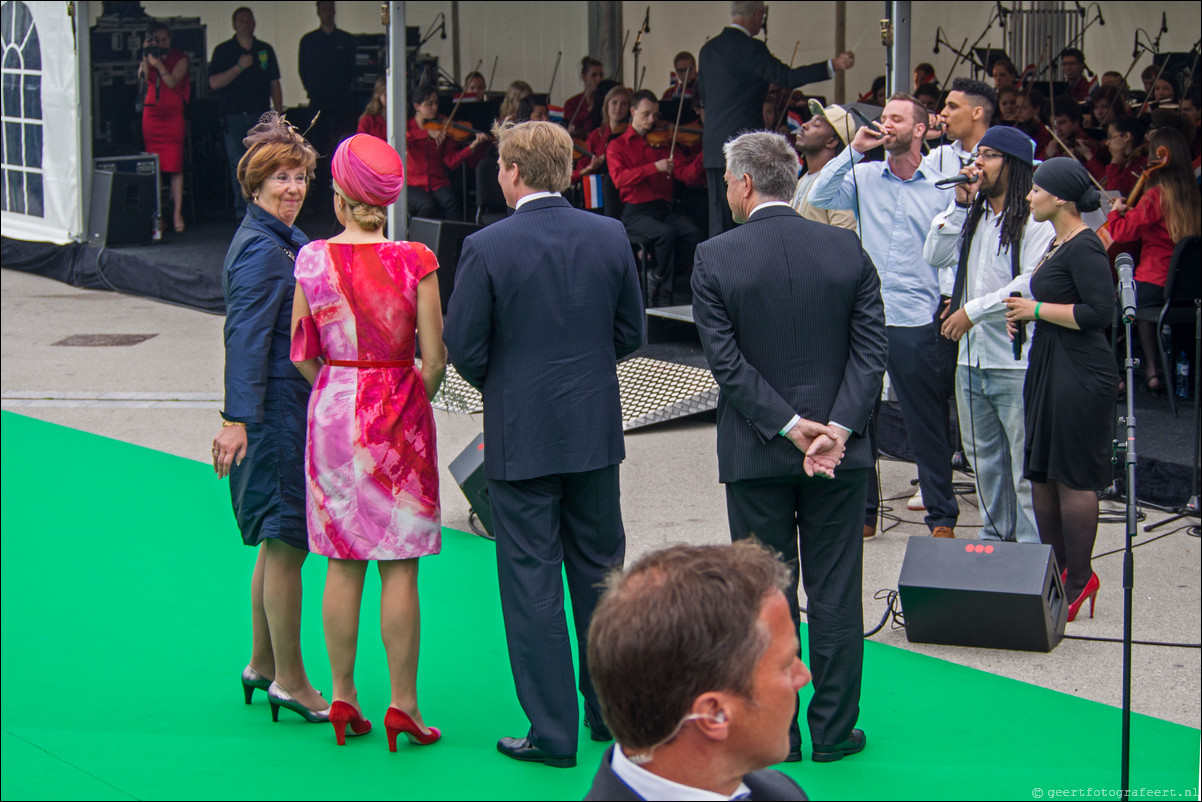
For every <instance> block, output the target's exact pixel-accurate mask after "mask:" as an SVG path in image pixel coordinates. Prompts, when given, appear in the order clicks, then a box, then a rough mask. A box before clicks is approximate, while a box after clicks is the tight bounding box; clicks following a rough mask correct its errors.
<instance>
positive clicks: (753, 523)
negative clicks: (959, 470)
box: [726, 468, 871, 747]
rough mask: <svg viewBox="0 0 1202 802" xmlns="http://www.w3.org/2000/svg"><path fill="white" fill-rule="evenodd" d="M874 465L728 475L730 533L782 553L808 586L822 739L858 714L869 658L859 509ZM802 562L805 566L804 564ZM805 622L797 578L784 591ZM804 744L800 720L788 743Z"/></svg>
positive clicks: (815, 707)
mask: <svg viewBox="0 0 1202 802" xmlns="http://www.w3.org/2000/svg"><path fill="white" fill-rule="evenodd" d="M869 474H871V470H870V469H868V468H858V469H852V470H845V471H837V472H836V475H835V478H834V479H817V478H811V477H806V476H800V477H781V478H778V479H762V480H750V481H746V482H731V483H729V484H727V485H726V510H727V518H728V520H729V522H730V532H731V540H732V541H738V540H745V539H747V538H750V537H755V538H756V539H758V540H759V541H760V542H761V543H763V544H764V545H765V546H768V547H769V548H771V549H773V550H774V551H776V552H778V553H779V554H780V555H781V558H782V559H783V560H784V562H785V564H786V565H788V566H789V570H790V572H791V573H792V575H793V577H794V578H796V577H797V576H798V575H799V574H800V576H801V578H802V581H803V583H804V585H805V588H806V597H807V599H806V609H807V619H808V621H809V627H808V630H809V645H810V658H809V660H808V663H809V666H810V672H811V674H812V675H813V678H814V699H813V701H811V703H810V708H809V712H808V714H807V720H808V723H809V728H810V737H811V738H812V739H813V742H814V743H816V744H820V745H831V744H836V743H839V742H840V741H842V740H844V739H845V738H847V737H848V736H849V735H850V734H851V729H852V727H853V726H854V725H855V722H856V719H857V717H858V716H859V700H860V678H861V675H862V673H863V661H864V643H863V638H864V620H863V618H864V617H863V608H862V604H863V602H862V585H863V580H862V569H863V548H864V540H863V537H862V536H861V533H860V526H861V517H860V513H861V511H862V510H863V509H864V493H865V488H866V486H867V483H868V477H869ZM799 569H800V570H799ZM785 597H786V599H787V600H788V602H789V607H790V612H791V613H792V615H793V621H794V624H796V625H798V627H800V613H799V610H798V601H797V585H796V582H793V583H791V584H790V587H789V589H788V590H787V591H786V592H785ZM799 743H800V733H799V728H798V727H797V722H796V719H794V722H793V725H792V727H791V728H790V746H791V747H796V746H797V745H798V744H799Z"/></svg>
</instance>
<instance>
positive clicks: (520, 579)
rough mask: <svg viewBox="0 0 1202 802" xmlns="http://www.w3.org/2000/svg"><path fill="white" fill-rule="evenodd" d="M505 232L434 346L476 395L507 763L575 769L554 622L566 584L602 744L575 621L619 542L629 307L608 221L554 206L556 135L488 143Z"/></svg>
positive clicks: (467, 267)
mask: <svg viewBox="0 0 1202 802" xmlns="http://www.w3.org/2000/svg"><path fill="white" fill-rule="evenodd" d="M493 133H494V136H495V137H496V139H497V141H498V150H499V153H500V158H499V163H500V173H499V176H498V179H499V181H500V184H501V190H502V191H503V192H504V194H505V200H506V202H507V203H508V204H509V206H511V207H513V208H514V209H515V210H516V211H515V212H514V214H513V215H511V216H510V217H507V218H505V219H504V220H501V221H500V222H498V223H494V224H492V225H490V226H488V227H487V228H485V229H483V230H481V231H478V232H477V233H475V234H473V235H471V236H470V237H468V238H467V239H466V240H464V248H463V255H462V257H461V258H460V260H459V266H458V271H457V276H456V282H455V290H454V292H453V293H452V294H451V299H450V303H449V305H448V308H447V321H446V329H445V331H444V332H443V339H444V341H445V342H446V345H447V351H448V353H449V355H450V360H451V363H452V364H454V366H455V367H456V369H458V371H459V373H460V375H462V376H463V378H464V379H466V380H467V381H468V382H470V383H471V384H472V385H473V386H475V387H477V388H480V389H481V391H482V392H483V394H484V438H485V443H486V444H487V448H486V449H485V451H484V470H485V474H486V475H487V477H488V493H489V499H490V502H491V507H492V516H493V528H494V530H495V531H494V532H493V534H494V535H495V536H496V541H497V574H498V580H499V585H500V593H501V611H502V613H503V614H504V619H505V637H506V641H507V643H508V646H509V662H510V667H511V668H512V671H513V679H514V685H515V687H516V690H517V695H518V701H519V702H520V703H521V705H522V710H524V711H525V713H526V716H527V718H529V719H530V730H529V731H528V732H527V734H526V736H525V737H521V738H502V739H501V740H500V741H498V743H497V749H498V750H499V751H500V752H501V753H502V754H505V755H507V756H509V757H512V758H514V759H516V760H525V761H532V762H538V763H544V764H546V765H549V766H556V767H563V768H568V767H571V766H575V765H576V737H577V730H578V729H579V720H580V711H579V706H578V702H577V700H576V690H575V688H574V687H573V686H574V685H575V679H576V677H575V673H574V671H573V669H572V644H571V641H570V639H569V637H568V628H567V622H566V620H565V618H564V599H563V582H564V580H563V576H562V574H563V571H565V570H566V572H567V582H568V589H569V591H570V592H571V594H572V613H573V617H574V619H575V625H576V645H577V650H578V658H579V661H580V682H579V687H580V693H581V695H582V696H583V697H584V703H585V723H586V724H587V725H588V727H589V729H590V730H591V732H592V737H593V739H594V740H598V741H601V740H609V733H608V731H607V730H606V729H605V725H604V724H603V723H602V720H601V709H600V706H599V704H598V702H597V696H596V693H595V692H594V691H593V685H592V682H591V681H590V680H589V668H588V660H587V659H586V649H587V630H588V622H589V619H590V617H591V616H592V612H593V606H594V605H595V604H596V601H597V597H598V595H599V594H600V591H599V590H598V588H597V585H598V584H599V583H600V581H601V579H602V577H604V575H605V572H606V571H608V570H609V569H611V568H614V567H619V566H621V565H622V560H623V557H624V556H625V551H626V535H625V532H624V531H623V528H622V513H621V508H620V505H619V501H618V463H620V462H621V461H622V459H623V458H624V457H625V456H626V452H625V445H624V443H623V440H622V410H621V406H620V403H619V398H618V378H617V373H616V363H617V360H618V359H620V358H622V357H623V356H626V355H627V354H629V353H631V352H632V351H634V350H635V349H636V348H638V347H639V345H640V343H641V342H642V336H643V318H642V301H641V298H640V292H639V284H638V278H637V276H636V274H635V267H634V257H633V256H632V254H631V250H630V245H629V243H628V242H627V240H626V233H625V232H624V231H623V230H622V226H621V224H620V223H618V222H617V221H616V220H611V219H609V218H607V217H601V216H599V215H594V214H590V213H588V212H584V211H580V210H577V209H573V208H572V206H571V205H570V204H569V203H568V202H567V201H566V200H564V199H563V198H562V197H561V196H560V194H559V193H560V192H561V191H562V190H564V189H566V188H567V187H568V184H569V182H570V180H571V175H572V140H571V138H570V137H569V136H568V134H567V131H565V130H564V129H563V127H562V126H559V125H556V124H554V123H549V122H526V123H522V124H520V125H505V126H498V127H497V128H495V129H494V132H493Z"/></svg>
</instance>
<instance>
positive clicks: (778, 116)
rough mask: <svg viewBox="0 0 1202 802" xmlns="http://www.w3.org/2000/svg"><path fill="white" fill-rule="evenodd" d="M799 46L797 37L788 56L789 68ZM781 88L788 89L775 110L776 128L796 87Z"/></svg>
mask: <svg viewBox="0 0 1202 802" xmlns="http://www.w3.org/2000/svg"><path fill="white" fill-rule="evenodd" d="M799 47H801V40H800V39H798V40H797V42H796V43H795V44H794V45H793V55H792V56H790V57H789V69H790V70H791V69H793V62H794V61H796V60H797V48H799ZM781 88H782V89H786V90H788V91H786V92H784V93H783V95H782V97H781V103H780V106H779V107H778V108H777V110H776V127H777V128H780V125H781V122H783V121H784V117H783V115H784V113H785V109H787V108H789V101H790V100H792V99H793V93H794V92H796V91H797V90H796V89H789V87H787V86H785V87H781Z"/></svg>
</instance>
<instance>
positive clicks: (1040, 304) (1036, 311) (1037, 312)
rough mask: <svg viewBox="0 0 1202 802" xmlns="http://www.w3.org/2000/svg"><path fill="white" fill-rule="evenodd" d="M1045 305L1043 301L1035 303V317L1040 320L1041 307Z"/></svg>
mask: <svg viewBox="0 0 1202 802" xmlns="http://www.w3.org/2000/svg"><path fill="white" fill-rule="evenodd" d="M1041 306H1043V301H1040V302H1039V303H1037V304H1035V319H1036V320H1039V307H1041Z"/></svg>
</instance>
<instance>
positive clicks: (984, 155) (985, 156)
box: [972, 150, 1003, 161]
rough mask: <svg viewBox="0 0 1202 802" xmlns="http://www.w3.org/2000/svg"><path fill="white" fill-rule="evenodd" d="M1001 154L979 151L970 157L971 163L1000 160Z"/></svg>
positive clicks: (994, 151) (993, 151) (992, 151)
mask: <svg viewBox="0 0 1202 802" xmlns="http://www.w3.org/2000/svg"><path fill="white" fill-rule="evenodd" d="M1002 156H1003V154H1001V153H998V152H997V151H996V150H979V151H977V152H976V153H974V154H973V155H972V158H973V161H989V160H990V159H1000V158H1002Z"/></svg>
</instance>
